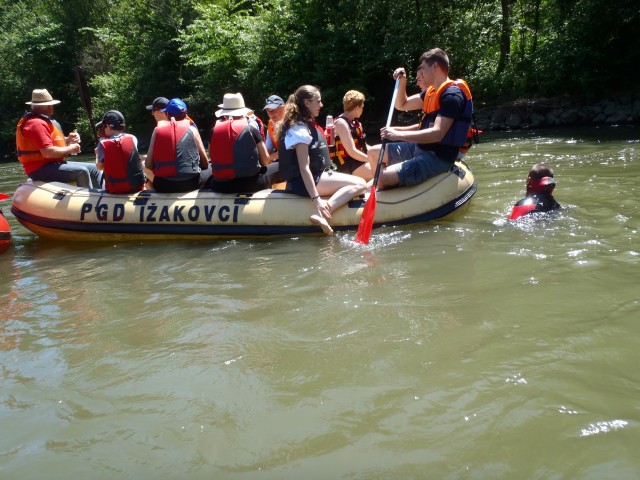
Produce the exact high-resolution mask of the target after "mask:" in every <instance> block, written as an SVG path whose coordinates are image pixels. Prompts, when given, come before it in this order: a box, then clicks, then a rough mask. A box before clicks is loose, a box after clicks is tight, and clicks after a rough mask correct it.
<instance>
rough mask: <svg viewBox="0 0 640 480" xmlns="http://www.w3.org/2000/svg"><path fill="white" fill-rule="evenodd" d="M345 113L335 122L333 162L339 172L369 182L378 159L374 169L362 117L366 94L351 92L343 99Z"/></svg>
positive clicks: (374, 160) (375, 159)
mask: <svg viewBox="0 0 640 480" xmlns="http://www.w3.org/2000/svg"><path fill="white" fill-rule="evenodd" d="M342 105H343V108H344V112H343V113H341V114H340V115H339V116H338V117H337V118H336V119H335V120H334V122H333V127H334V129H335V135H336V138H335V147H333V148H330V151H331V160H332V161H333V163H334V165H336V166H337V167H338V172H342V173H350V174H351V175H355V176H357V177H360V178H363V179H364V180H366V181H369V180H371V179H372V178H373V173H374V172H375V168H376V163H377V161H378V158H377V157H376V158H373V159H372V160H373V162H374V164H373V168H372V167H371V165H370V164H369V156H368V155H367V150H368V147H367V144H366V135H365V134H364V131H363V130H362V124H361V123H360V116H361V115H362V111H363V110H364V94H362V93H360V92H358V91H357V90H349V91H348V92H347V93H345V95H344V98H343V99H342Z"/></svg>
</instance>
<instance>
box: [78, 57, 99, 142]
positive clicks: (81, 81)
mask: <svg viewBox="0 0 640 480" xmlns="http://www.w3.org/2000/svg"><path fill="white" fill-rule="evenodd" d="M73 74H74V75H75V77H76V85H77V86H78V90H79V91H80V100H81V101H82V106H83V107H84V109H85V110H86V112H87V116H88V117H89V125H91V131H92V132H93V140H94V141H95V142H96V143H98V132H97V131H96V126H95V125H94V123H93V115H92V113H91V96H90V95H89V87H88V86H87V80H86V79H85V78H84V70H82V67H79V66H78V67H73Z"/></svg>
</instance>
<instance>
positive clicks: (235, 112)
mask: <svg viewBox="0 0 640 480" xmlns="http://www.w3.org/2000/svg"><path fill="white" fill-rule="evenodd" d="M218 106H219V107H221V108H220V110H218V111H217V112H216V117H225V116H228V117H242V116H244V115H246V114H248V113H251V112H253V110H251V109H250V108H247V107H245V106H244V98H242V94H241V93H225V94H224V98H223V99H222V103H221V104H220V105H218Z"/></svg>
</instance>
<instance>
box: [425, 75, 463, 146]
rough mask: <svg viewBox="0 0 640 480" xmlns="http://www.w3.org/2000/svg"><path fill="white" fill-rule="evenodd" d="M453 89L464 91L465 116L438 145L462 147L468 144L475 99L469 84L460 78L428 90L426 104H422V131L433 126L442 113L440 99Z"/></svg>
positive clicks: (458, 120)
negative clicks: (448, 90)
mask: <svg viewBox="0 0 640 480" xmlns="http://www.w3.org/2000/svg"><path fill="white" fill-rule="evenodd" d="M451 87H458V88H459V89H460V91H462V95H463V96H464V98H465V100H466V103H465V109H464V112H463V114H462V115H461V116H460V117H459V118H457V119H455V120H454V122H453V124H452V125H451V127H449V130H448V131H447V133H446V134H445V136H444V138H443V139H442V140H440V142H438V143H440V144H443V145H452V146H456V147H462V146H464V145H465V143H466V142H467V138H468V135H469V128H470V127H471V115H472V113H473V98H472V96H471V91H470V90H469V85H467V82H465V81H464V80H462V79H460V78H459V79H457V80H450V79H447V81H445V82H443V83H442V85H440V86H439V87H438V89H437V90H436V89H435V88H433V87H429V88H428V89H427V92H426V94H425V96H424V102H423V104H422V118H421V119H420V129H424V128H428V127H430V126H431V125H433V122H434V121H435V119H436V117H437V116H438V114H439V113H440V97H441V96H442V94H443V93H444V92H445V91H446V90H447V89H449V88H451ZM467 150H468V149H467ZM465 153H466V152H465Z"/></svg>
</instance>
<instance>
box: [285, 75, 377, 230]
mask: <svg viewBox="0 0 640 480" xmlns="http://www.w3.org/2000/svg"><path fill="white" fill-rule="evenodd" d="M321 108H322V98H321V96H320V91H319V90H318V89H317V88H316V87H313V86H311V85H303V86H301V87H299V88H298V89H297V90H296V91H295V92H294V93H292V94H291V95H290V96H289V99H288V100H287V103H286V106H285V114H284V118H283V120H282V124H281V128H280V131H279V132H278V145H279V146H280V150H279V152H280V153H279V163H280V177H281V178H282V180H285V181H286V182H287V190H290V191H292V192H293V193H295V194H297V195H300V196H303V197H311V200H312V201H313V202H314V204H315V208H316V210H317V212H316V213H314V214H313V215H311V216H310V217H309V220H310V221H311V222H312V223H314V224H316V225H319V226H320V227H321V228H322V231H323V232H324V233H326V234H328V235H332V234H333V229H332V228H331V225H329V220H331V214H332V213H333V212H334V211H335V210H336V209H338V208H340V207H341V206H343V205H345V204H346V203H347V202H349V200H351V199H352V198H354V197H357V196H359V195H362V194H363V193H364V192H365V190H366V189H367V186H366V183H365V181H364V180H363V179H362V178H360V177H356V176H354V175H348V174H346V173H339V172H334V171H332V170H331V168H330V165H331V160H330V159H329V148H328V147H327V141H326V139H325V137H324V131H323V129H322V128H321V127H320V126H319V125H318V124H317V123H316V122H315V119H316V117H317V116H318V114H319V113H320V109H321ZM283 145H284V148H283V147H282V146H283ZM321 195H324V196H329V195H330V196H331V197H330V198H329V200H325V199H324V198H322V197H321Z"/></svg>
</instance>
